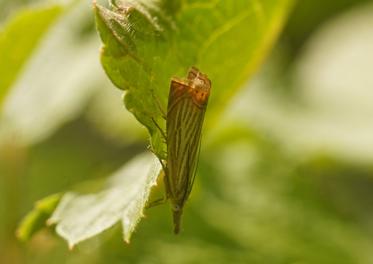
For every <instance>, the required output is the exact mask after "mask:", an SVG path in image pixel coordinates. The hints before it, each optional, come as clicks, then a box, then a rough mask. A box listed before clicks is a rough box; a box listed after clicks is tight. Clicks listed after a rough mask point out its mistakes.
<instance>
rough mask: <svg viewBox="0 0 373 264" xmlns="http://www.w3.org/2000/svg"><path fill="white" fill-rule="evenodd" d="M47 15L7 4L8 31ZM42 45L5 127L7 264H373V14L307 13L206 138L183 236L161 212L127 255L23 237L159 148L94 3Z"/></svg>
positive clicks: (112, 239)
mask: <svg viewBox="0 0 373 264" xmlns="http://www.w3.org/2000/svg"><path fill="white" fill-rule="evenodd" d="M60 2H63V1H60ZM65 2H66V1H65ZM35 4H37V3H35V1H32V2H31V1H25V0H24V1H21V0H17V1H6V0H5V1H4V0H3V1H0V25H5V22H6V21H7V20H8V19H9V18H11V17H12V16H14V15H16V14H17V12H18V11H19V10H21V9H22V8H23V7H25V6H29V5H35ZM30 30H31V29H30ZM37 45H38V48H37V49H36V50H35V51H34V53H33V56H32V58H31V59H30V60H29V61H27V64H26V65H25V67H24V68H23V70H22V74H21V75H20V76H18V77H17V81H16V82H15V84H14V85H13V86H12V88H11V91H10V94H9V96H7V97H6V99H5V102H4V106H3V110H2V113H1V115H2V116H1V119H0V263H294V264H295V263H297V264H300V263H362V264H365V263H367V264H368V263H373V250H372V248H373V104H372V98H373V77H372V74H371V72H372V69H373V3H372V2H371V1H362V0H330V1H321V0H303V1H298V2H297V4H296V5H295V6H294V9H293V11H292V13H291V15H290V17H289V20H288V22H287V24H286V26H285V28H284V30H283V32H282V34H281V36H280V39H279V41H278V42H277V44H276V46H275V47H274V49H273V50H272V52H271V54H270V56H269V57H268V58H267V60H266V62H265V64H264V65H263V66H262V67H261V69H260V70H259V71H258V73H257V75H256V76H255V78H254V79H253V80H251V81H250V83H248V84H247V85H246V86H245V88H243V89H242V90H241V92H240V93H239V94H237V96H236V98H235V99H234V100H233V102H231V103H230V104H229V106H228V107H227V110H226V111H225V113H224V116H223V117H222V118H221V119H220V120H219V124H217V125H216V127H215V128H214V131H212V132H211V136H209V138H204V139H203V147H202V151H201V160H200V165H199V173H198V177H197V180H196V183H195V186H194V190H193V192H192V195H191V198H190V201H189V203H188V205H187V209H186V210H185V211H186V213H185V219H184V231H183V232H182V234H181V235H180V236H174V235H173V234H172V232H171V225H172V223H171V217H170V212H169V207H168V206H160V207H156V208H152V209H150V210H149V211H147V212H146V218H145V219H143V220H142V221H141V223H140V224H139V226H138V227H137V231H136V232H135V234H134V235H133V238H132V241H131V243H130V244H125V243H124V242H123V241H122V238H121V234H120V227H119V226H116V227H114V228H111V229H110V230H108V231H106V232H104V233H103V234H101V235H100V236H98V237H95V238H92V239H89V240H88V241H86V242H84V243H82V244H80V245H78V246H77V247H76V248H75V249H74V250H72V251H70V250H69V249H68V247H67V245H66V243H65V242H64V241H63V240H62V239H61V238H59V237H58V236H56V235H55V234H54V233H53V230H48V229H44V230H42V231H40V232H38V233H37V234H36V235H35V236H34V237H33V238H32V239H31V240H30V241H29V242H27V243H22V242H19V241H17V239H16V237H15V231H16V228H17V225H18V224H19V223H20V221H21V219H22V217H23V216H25V215H26V214H27V212H29V211H30V210H31V209H32V207H33V204H34V203H35V201H37V200H39V199H41V198H43V197H45V196H47V195H50V194H53V193H57V192H62V191H66V190H68V189H69V188H71V187H73V186H74V185H76V184H78V183H81V182H82V181H87V180H94V179H103V178H105V177H107V176H108V175H110V174H111V173H112V172H114V171H115V170H116V169H118V168H119V167H120V166H121V165H123V164H124V163H126V162H127V161H128V160H129V159H131V158H132V157H134V156H135V155H136V154H138V153H141V152H143V151H145V150H146V148H147V146H148V141H147V135H146V130H145V129H144V128H143V127H141V126H140V125H139V124H138V123H137V122H136V120H135V119H134V118H133V117H132V116H131V115H130V114H129V113H128V112H127V111H126V110H125V108H124V106H123V104H122V95H121V92H120V91H119V90H117V89H115V88H114V87H113V85H112V84H111V83H110V82H109V80H108V79H107V77H106V76H105V74H104V72H103V70H102V68H101V66H100V64H99V56H98V54H99V53H98V51H99V47H100V45H101V44H100V40H99V37H98V36H97V33H96V31H95V27H94V21H93V15H92V10H91V3H90V2H89V1H79V2H78V3H77V4H75V5H74V6H72V7H70V8H69V11H66V12H64V13H63V14H62V15H60V16H59V17H58V18H56V23H55V24H53V26H52V27H51V28H49V29H48V33H47V35H46V37H45V38H44V39H43V40H42V41H41V42H40V43H38V44H37ZM25 46H26V44H25ZM0 65H1V61H0ZM4 66H5V65H1V67H4ZM0 78H4V76H0ZM21 106H22V107H21Z"/></svg>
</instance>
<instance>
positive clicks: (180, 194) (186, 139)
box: [165, 68, 211, 233]
mask: <svg viewBox="0 0 373 264" xmlns="http://www.w3.org/2000/svg"><path fill="white" fill-rule="evenodd" d="M210 86H211V83H210V80H208V79H207V77H206V76H205V75H203V74H202V73H200V72H199V71H198V70H197V69H196V68H192V69H191V70H190V71H189V74H188V79H187V80H185V81H184V80H177V79H173V80H172V81H171V87H170V93H169V99H168V110H167V170H166V175H165V186H166V193H167V198H168V199H170V201H171V204H172V211H173V216H174V226H175V227H174V228H175V229H174V232H175V233H178V232H179V229H180V218H181V214H182V209H183V206H184V204H185V202H186V200H187V199H188V196H189V194H190V191H191V189H192V186H193V181H194V177H195V174H196V169H197V163H198V155H199V148H200V142H201V132H202V125H203V120H204V116H205V111H206V106H207V101H208V97H209V92H210Z"/></svg>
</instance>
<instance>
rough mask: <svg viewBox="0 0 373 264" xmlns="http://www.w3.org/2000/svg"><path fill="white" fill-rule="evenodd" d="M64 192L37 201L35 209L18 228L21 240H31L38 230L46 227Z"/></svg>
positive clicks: (18, 235)
mask: <svg viewBox="0 0 373 264" xmlns="http://www.w3.org/2000/svg"><path fill="white" fill-rule="evenodd" d="M61 197H62V194H59V193H58V194H53V195H50V196H47V197H45V198H43V199H42V200H40V201H37V202H36V204H35V208H34V210H32V211H31V212H30V213H28V214H27V215H26V216H25V217H24V219H23V220H22V222H21V223H20V225H19V227H18V229H17V237H18V239H20V240H21V241H27V240H29V239H30V238H31V237H32V236H33V235H34V234H35V233H36V232H37V231H39V230H40V229H41V228H43V227H45V225H46V222H47V219H48V218H50V216H51V215H52V213H53V212H54V210H55V209H56V207H57V205H58V203H59V201H60V200H61Z"/></svg>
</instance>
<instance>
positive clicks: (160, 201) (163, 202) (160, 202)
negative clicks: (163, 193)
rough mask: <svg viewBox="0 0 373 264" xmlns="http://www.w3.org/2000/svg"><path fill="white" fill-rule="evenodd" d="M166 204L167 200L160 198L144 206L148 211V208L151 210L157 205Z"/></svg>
mask: <svg viewBox="0 0 373 264" xmlns="http://www.w3.org/2000/svg"><path fill="white" fill-rule="evenodd" d="M166 202H167V198H166V197H162V198H159V199H156V200H154V201H151V202H149V203H148V204H147V205H146V207H145V208H146V209H149V208H152V207H155V206H158V205H161V204H165V203H166Z"/></svg>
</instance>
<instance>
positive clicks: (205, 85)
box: [188, 67, 211, 104]
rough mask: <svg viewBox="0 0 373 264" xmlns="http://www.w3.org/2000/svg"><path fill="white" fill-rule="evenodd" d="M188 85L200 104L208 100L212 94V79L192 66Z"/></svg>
mask: <svg viewBox="0 0 373 264" xmlns="http://www.w3.org/2000/svg"><path fill="white" fill-rule="evenodd" d="M188 85H189V87H190V88H191V90H190V92H191V94H192V96H193V98H194V99H195V100H196V101H197V102H198V103H200V104H204V103H206V102H207V100H208V97H209V95H210V89H211V81H210V80H209V78H208V77H207V75H205V74H203V73H202V72H200V71H199V70H198V69H197V68H195V67H192V68H191V69H190V70H189V72H188Z"/></svg>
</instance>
